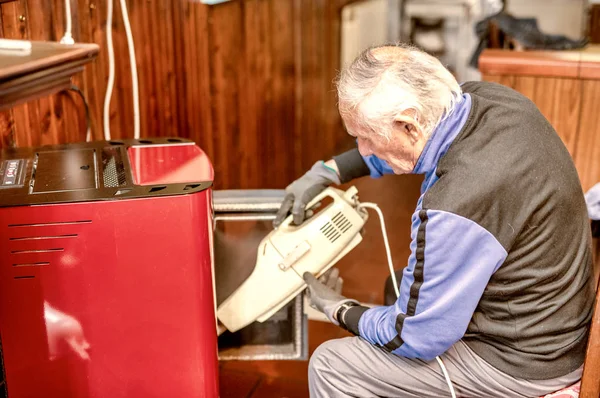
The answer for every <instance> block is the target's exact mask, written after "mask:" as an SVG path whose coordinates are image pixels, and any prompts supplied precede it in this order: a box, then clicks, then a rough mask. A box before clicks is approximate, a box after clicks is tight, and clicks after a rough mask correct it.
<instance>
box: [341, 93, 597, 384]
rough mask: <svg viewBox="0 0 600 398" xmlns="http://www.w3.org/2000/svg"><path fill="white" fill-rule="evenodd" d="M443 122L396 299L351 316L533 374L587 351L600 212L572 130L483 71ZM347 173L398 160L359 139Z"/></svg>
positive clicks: (393, 348)
mask: <svg viewBox="0 0 600 398" xmlns="http://www.w3.org/2000/svg"><path fill="white" fill-rule="evenodd" d="M462 88H463V92H464V94H463V96H462V100H461V101H460V102H459V104H458V105H457V107H456V108H455V110H454V111H453V113H452V114H451V115H450V116H449V117H447V118H445V119H444V120H443V121H442V122H441V123H440V124H439V125H438V127H437V128H436V129H435V131H434V132H433V134H432V136H431V137H430V139H429V140H428V142H427V144H426V146H425V148H424V150H423V153H422V154H421V156H420V158H419V160H418V162H417V164H416V166H415V169H414V173H419V174H424V175H425V179H424V181H423V185H422V187H421V196H420V198H419V200H418V202H417V207H416V209H415V212H414V214H413V216H412V231H411V239H412V241H411V255H410V257H409V259H408V264H407V266H406V268H404V271H403V274H402V279H401V281H400V284H399V287H400V297H399V298H398V300H397V301H396V302H395V304H393V305H391V306H382V307H376V308H372V309H367V308H364V307H354V308H351V309H350V310H349V311H348V313H347V314H346V317H345V319H346V323H347V325H346V326H347V327H348V328H349V330H351V331H353V332H354V333H355V334H357V335H360V336H361V337H362V338H364V339H365V340H367V341H369V342H370V343H372V344H375V345H378V346H380V347H382V349H385V350H387V351H390V352H393V353H394V354H397V355H401V356H405V357H409V358H421V359H424V360H430V359H433V358H435V357H436V356H438V355H440V354H442V353H444V352H445V351H446V350H447V349H448V348H450V347H451V346H452V345H453V344H454V343H456V342H457V341H458V340H460V339H463V341H464V342H465V343H466V344H468V345H469V347H470V348H471V349H473V350H474V351H475V352H476V353H477V354H478V355H479V356H481V357H482V358H483V359H484V360H486V361H487V362H489V363H490V364H491V365H493V366H495V367H496V368H498V369H500V370H502V371H504V372H506V373H508V374H510V375H512V376H514V377H519V378H526V379H534V380H539V379H550V378H554V377H558V376H562V375H565V374H567V373H569V372H571V371H573V370H575V369H577V368H578V367H579V366H581V364H582V363H583V358H584V355H585V348H586V343H587V333H588V327H589V321H590V319H591V314H592V306H593V299H594V286H593V277H592V274H593V271H592V255H591V236H590V225H589V221H588V218H587V211H586V206H585V201H584V197H583V192H582V188H581V185H580V182H579V178H578V175H577V171H576V169H575V166H574V164H573V161H572V159H571V157H570V155H569V153H568V151H567V149H566V148H565V146H564V144H563V143H562V141H561V140H560V138H559V137H558V135H557V134H556V132H555V131H554V129H553V128H552V126H551V125H550V124H549V123H548V121H547V120H546V119H545V118H544V117H543V116H542V114H541V113H540V112H539V110H538V109H537V108H536V107H535V105H534V104H533V103H532V102H531V101H530V100H528V99H527V98H526V97H524V96H522V95H521V94H519V93H517V92H516V91H514V90H512V89H509V88H506V87H504V86H501V85H498V84H494V83H485V82H470V83H465V84H464V85H463V86H462ZM335 160H336V162H337V164H338V167H339V169H340V174H341V177H342V181H344V182H345V181H348V180H350V179H352V178H356V177H359V176H362V175H371V176H372V177H380V176H382V175H384V174H388V173H392V170H391V169H390V168H389V166H388V165H387V164H386V163H385V162H383V161H381V160H380V159H378V158H377V157H375V156H369V157H364V158H363V157H361V156H360V154H359V153H358V151H357V150H352V151H349V152H346V153H344V154H342V155H340V156H337V157H335Z"/></svg>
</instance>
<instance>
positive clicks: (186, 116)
mask: <svg viewBox="0 0 600 398" xmlns="http://www.w3.org/2000/svg"><path fill="white" fill-rule="evenodd" d="M173 4H174V5H175V4H181V5H182V7H181V8H180V11H179V13H180V15H181V21H182V23H181V25H180V31H181V33H180V37H181V40H182V41H183V44H184V50H183V51H184V52H183V57H182V59H181V61H182V62H183V65H182V66H181V67H180V68H179V71H180V72H179V73H181V74H182V77H183V78H182V82H183V83H184V84H183V85H182V91H181V93H180V95H182V96H183V97H184V98H185V102H183V107H182V108H183V109H184V110H185V111H180V112H182V113H181V115H180V117H182V118H183V121H184V122H185V124H184V132H182V134H185V135H187V136H188V137H189V138H190V139H193V140H194V141H195V142H197V143H198V145H200V147H201V148H202V149H203V150H204V151H206V153H207V154H209V156H210V157H211V159H213V158H214V156H213V154H214V153H215V150H214V148H215V146H214V142H213V139H212V137H213V134H214V131H213V121H212V109H211V103H212V101H213V98H212V95H211V87H210V82H211V79H210V76H211V70H210V58H211V54H210V52H209V51H210V49H209V43H210V40H211V38H210V36H209V29H208V9H209V8H208V7H207V6H205V5H204V4H200V3H194V2H189V1H186V2H173Z"/></svg>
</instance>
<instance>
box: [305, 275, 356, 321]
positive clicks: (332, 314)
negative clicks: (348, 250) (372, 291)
mask: <svg viewBox="0 0 600 398" xmlns="http://www.w3.org/2000/svg"><path fill="white" fill-rule="evenodd" d="M303 278H304V281H305V282H306V284H307V285H308V294H309V299H310V303H311V306H312V307H314V308H316V309H317V310H319V311H321V312H322V313H324V314H325V315H326V316H327V318H328V319H329V320H330V321H331V322H332V323H333V324H334V325H339V324H340V323H339V322H338V319H337V318H336V313H337V311H338V310H339V309H340V306H341V305H342V304H345V303H355V304H357V305H358V304H359V302H358V301H356V300H353V299H349V298H346V297H344V296H342V295H341V294H340V293H341V287H342V279H341V278H340V277H339V270H338V269H337V268H332V269H331V270H330V271H328V273H326V274H325V275H323V276H322V277H321V278H322V279H324V282H325V283H321V282H320V281H319V280H318V279H317V278H315V277H314V276H313V275H312V274H311V273H310V272H305V273H304V275H303Z"/></svg>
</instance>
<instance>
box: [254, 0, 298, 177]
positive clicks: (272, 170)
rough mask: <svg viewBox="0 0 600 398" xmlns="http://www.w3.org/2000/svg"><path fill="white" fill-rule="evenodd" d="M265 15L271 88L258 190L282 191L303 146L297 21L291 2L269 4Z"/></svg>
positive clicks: (260, 151) (268, 98) (267, 101)
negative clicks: (274, 189)
mask: <svg viewBox="0 0 600 398" xmlns="http://www.w3.org/2000/svg"><path fill="white" fill-rule="evenodd" d="M269 15H270V18H271V20H272V22H271V26H270V30H269V31H268V32H265V33H266V34H267V36H268V38H269V46H270V47H269V48H270V50H269V51H270V53H271V57H270V61H271V65H270V68H268V69H267V72H268V75H267V79H268V81H269V82H271V84H270V87H269V90H267V92H266V94H267V98H266V102H265V107H266V109H267V112H268V113H267V120H266V123H267V132H268V133H267V135H266V143H265V144H266V146H265V147H263V148H260V149H259V153H261V158H262V163H261V166H260V167H261V168H260V170H259V173H263V174H265V175H264V177H263V178H262V185H261V186H264V187H265V188H284V187H285V186H287V185H288V184H289V183H290V182H291V181H292V180H293V178H294V176H295V175H296V171H297V170H296V167H295V166H296V165H299V166H301V163H300V162H299V161H301V158H300V156H299V155H298V151H297V150H296V145H298V147H300V146H301V145H303V141H302V139H301V131H300V130H299V128H300V125H299V124H298V123H297V122H296V116H297V115H298V114H301V112H302V110H301V109H300V107H299V106H300V104H299V103H298V101H297V99H298V97H299V95H301V87H300V85H299V84H298V79H300V68H299V67H298V64H299V62H300V61H301V58H300V57H299V56H298V53H297V51H296V49H295V46H294V41H295V40H296V38H295V33H294V32H295V31H296V30H297V29H298V28H299V26H298V25H299V21H298V19H297V18H296V10H295V9H294V1H275V2H271V4H270V10H269ZM304 145H306V144H304ZM298 149H299V148H298ZM299 169H300V167H298V172H299Z"/></svg>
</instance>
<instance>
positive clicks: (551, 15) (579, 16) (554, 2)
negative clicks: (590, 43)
mask: <svg viewBox="0 0 600 398" xmlns="http://www.w3.org/2000/svg"><path fill="white" fill-rule="evenodd" d="M585 9H586V1H585V0H507V7H506V10H507V11H508V12H509V13H510V14H512V15H514V16H515V17H534V18H537V20H538V26H539V28H540V30H541V31H542V32H543V33H547V34H562V35H565V36H567V37H569V38H571V39H578V38H581V37H582V34H583V32H584V30H585V16H584V15H585Z"/></svg>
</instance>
